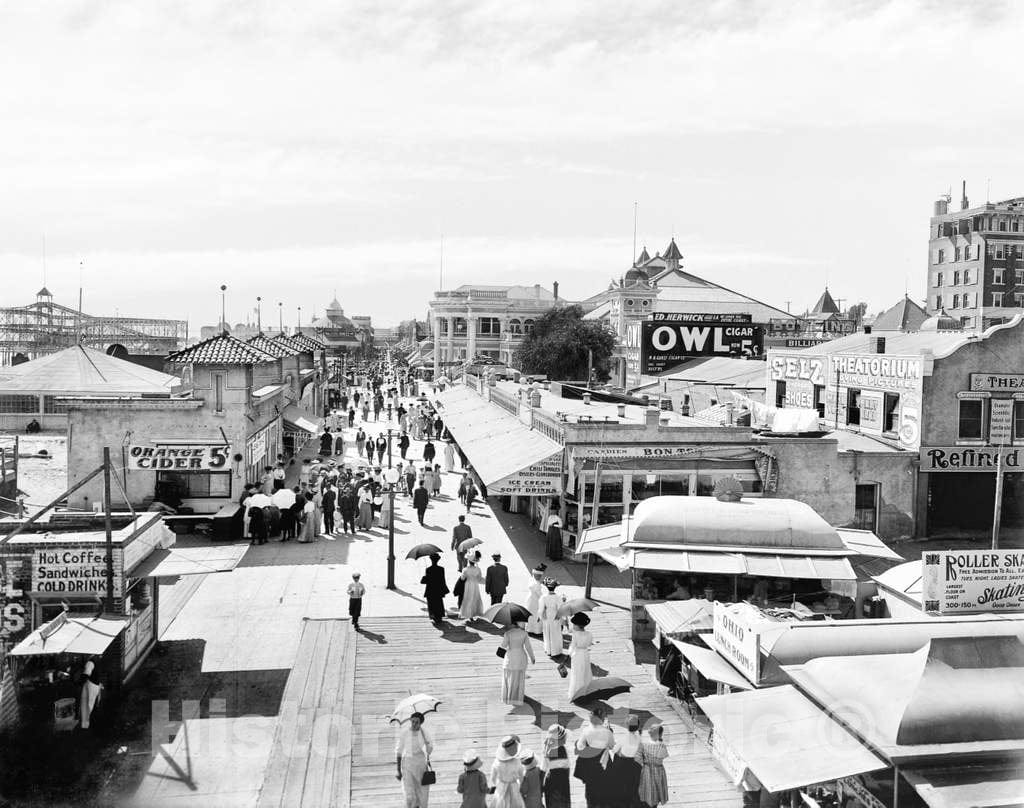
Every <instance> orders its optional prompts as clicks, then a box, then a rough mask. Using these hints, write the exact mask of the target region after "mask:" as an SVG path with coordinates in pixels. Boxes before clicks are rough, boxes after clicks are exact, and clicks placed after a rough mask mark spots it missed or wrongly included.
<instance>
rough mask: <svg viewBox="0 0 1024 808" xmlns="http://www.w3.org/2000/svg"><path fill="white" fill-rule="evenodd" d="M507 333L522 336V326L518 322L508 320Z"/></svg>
mask: <svg viewBox="0 0 1024 808" xmlns="http://www.w3.org/2000/svg"><path fill="white" fill-rule="evenodd" d="M508 331H509V333H510V334H522V333H523V324H522V323H521V322H520V321H519V320H509V321H508Z"/></svg>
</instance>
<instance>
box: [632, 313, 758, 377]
mask: <svg viewBox="0 0 1024 808" xmlns="http://www.w3.org/2000/svg"><path fill="white" fill-rule="evenodd" d="M641 325H642V331H641V338H640V365H641V373H645V374H658V373H662V372H664V371H666V370H669V369H670V368H672V367H673V366H675V365H678V364H680V363H681V362H685V361H686V360H687V359H690V358H692V357H695V356H735V357H743V356H760V355H761V352H762V350H763V349H764V328H762V327H761V326H756V325H747V324H742V323H739V324H731V325H725V324H723V325H708V324H705V323H702V322H699V321H693V320H687V321H679V322H672V323H664V322H654V321H650V320H648V321H645V322H644V323H642V324H641Z"/></svg>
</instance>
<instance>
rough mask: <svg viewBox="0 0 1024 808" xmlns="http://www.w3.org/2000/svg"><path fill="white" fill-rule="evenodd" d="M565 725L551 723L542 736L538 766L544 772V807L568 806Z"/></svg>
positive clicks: (568, 807)
mask: <svg viewBox="0 0 1024 808" xmlns="http://www.w3.org/2000/svg"><path fill="white" fill-rule="evenodd" d="M565 738H566V732H565V727H563V726H561V725H559V724H552V725H551V726H550V727H548V734H547V735H546V736H545V738H544V753H543V755H542V756H541V762H540V767H541V770H542V771H543V772H544V786H543V790H544V805H545V806H546V808H570V805H571V800H570V798H569V753H568V752H566V750H565Z"/></svg>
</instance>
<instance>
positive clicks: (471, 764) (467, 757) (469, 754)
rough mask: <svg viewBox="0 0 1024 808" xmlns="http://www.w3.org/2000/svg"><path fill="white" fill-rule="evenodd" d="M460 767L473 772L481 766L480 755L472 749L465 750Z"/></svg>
mask: <svg viewBox="0 0 1024 808" xmlns="http://www.w3.org/2000/svg"><path fill="white" fill-rule="evenodd" d="M462 765H463V766H465V767H466V768H467V769H469V770H470V771H474V770H476V769H479V768H480V767H481V766H483V765H484V764H483V761H482V760H480V754H479V753H478V752H476V751H475V750H473V749H467V750H466V751H465V753H464V754H463V755H462Z"/></svg>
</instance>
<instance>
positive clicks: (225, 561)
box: [128, 544, 249, 578]
mask: <svg viewBox="0 0 1024 808" xmlns="http://www.w3.org/2000/svg"><path fill="white" fill-rule="evenodd" d="M247 549H249V548H248V546H247V545H232V544H227V545H212V546H209V547H174V548H172V549H170V550H154V551H153V552H152V553H150V554H149V556H148V557H147V558H146V559H145V561H142V562H141V563H140V564H139V565H138V566H137V567H135V569H133V570H131V571H130V572H129V573H128V576H129V577H131V578H176V577H178V576H179V575H205V574H207V573H211V572H231V570H233V569H234V568H235V567H237V566H238V564H239V562H240V561H241V560H242V556H244V555H245V551H246V550H247Z"/></svg>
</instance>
